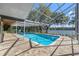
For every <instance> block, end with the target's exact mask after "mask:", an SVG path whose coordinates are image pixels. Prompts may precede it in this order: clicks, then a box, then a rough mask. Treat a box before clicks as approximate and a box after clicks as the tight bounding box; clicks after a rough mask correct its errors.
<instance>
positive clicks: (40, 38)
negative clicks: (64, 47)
mask: <svg viewBox="0 0 79 59" xmlns="http://www.w3.org/2000/svg"><path fill="white" fill-rule="evenodd" d="M21 35H24V33H21ZM24 37H25V38H29V39H31V41H34V42H37V43H39V44H42V45H45V46H48V45H50V44H51V43H53V42H54V41H55V40H57V39H58V38H59V36H52V35H47V34H36V33H25V36H24Z"/></svg>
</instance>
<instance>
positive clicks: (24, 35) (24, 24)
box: [24, 21, 25, 36]
mask: <svg viewBox="0 0 79 59" xmlns="http://www.w3.org/2000/svg"><path fill="white" fill-rule="evenodd" d="M24 36H25V21H24Z"/></svg>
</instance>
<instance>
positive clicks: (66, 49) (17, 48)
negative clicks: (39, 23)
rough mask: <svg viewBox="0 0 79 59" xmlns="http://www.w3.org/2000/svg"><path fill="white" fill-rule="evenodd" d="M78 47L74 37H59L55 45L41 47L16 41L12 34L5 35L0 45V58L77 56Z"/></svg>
mask: <svg viewBox="0 0 79 59" xmlns="http://www.w3.org/2000/svg"><path fill="white" fill-rule="evenodd" d="M78 55H79V45H78V43H77V40H76V38H75V36H73V37H72V38H71V37H68V36H61V37H60V39H58V40H57V41H56V42H55V44H53V45H50V46H41V45H39V44H35V43H32V48H30V46H29V41H27V40H24V39H22V38H21V39H17V37H16V36H15V35H14V34H11V33H5V37H4V42H3V43H0V56H78Z"/></svg>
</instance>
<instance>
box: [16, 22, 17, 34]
mask: <svg viewBox="0 0 79 59" xmlns="http://www.w3.org/2000/svg"><path fill="white" fill-rule="evenodd" d="M16 35H17V21H16Z"/></svg>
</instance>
